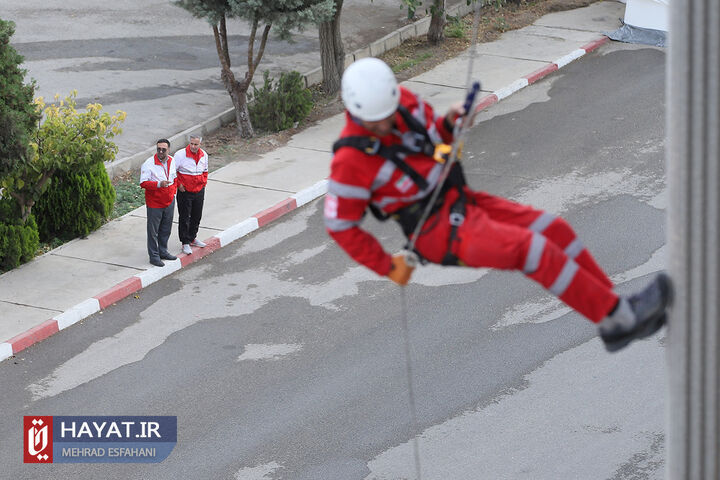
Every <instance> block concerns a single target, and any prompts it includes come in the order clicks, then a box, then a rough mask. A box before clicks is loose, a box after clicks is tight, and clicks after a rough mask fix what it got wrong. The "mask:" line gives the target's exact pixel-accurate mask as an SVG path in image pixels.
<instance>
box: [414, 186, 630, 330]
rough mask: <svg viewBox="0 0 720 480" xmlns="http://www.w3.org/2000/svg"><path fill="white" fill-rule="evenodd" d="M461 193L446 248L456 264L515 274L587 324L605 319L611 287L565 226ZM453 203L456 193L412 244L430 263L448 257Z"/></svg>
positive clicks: (534, 212) (527, 209)
mask: <svg viewBox="0 0 720 480" xmlns="http://www.w3.org/2000/svg"><path fill="white" fill-rule="evenodd" d="M465 193H466V196H467V203H466V207H465V208H466V213H465V221H464V222H463V223H462V225H461V226H460V227H459V228H458V232H457V240H456V241H454V242H453V244H452V246H451V251H452V253H453V254H455V255H456V256H457V257H458V258H459V260H460V262H461V264H463V265H466V266H469V267H489V268H498V269H503V270H519V271H521V272H523V273H524V274H525V275H527V276H528V277H530V278H532V279H533V280H535V281H537V282H538V283H540V284H541V285H542V286H543V287H545V288H546V289H547V290H549V291H550V292H552V293H553V294H554V295H556V296H557V297H558V298H560V300H562V301H563V302H565V303H566V304H567V305H568V306H570V307H571V308H573V309H574V310H576V311H577V312H579V313H580V314H582V315H583V316H585V317H586V318H588V319H590V320H591V321H593V322H596V323H597V322H600V321H601V320H602V319H603V318H604V317H605V316H607V314H608V313H609V312H610V310H611V309H612V308H613V307H614V306H615V304H616V303H617V300H618V297H617V295H616V294H615V293H614V292H613V291H612V287H613V284H612V282H611V281H610V279H609V278H608V277H607V275H606V274H605V272H603V270H602V269H601V268H600V267H599V266H598V264H597V263H596V262H595V259H594V258H593V257H592V255H591V254H590V252H589V251H588V250H587V249H586V248H585V247H584V246H583V245H582V244H581V243H580V241H579V240H578V238H577V235H576V234H575V232H574V231H573V229H572V227H570V225H569V224H568V223H567V222H566V221H565V220H563V219H562V218H560V217H556V216H554V215H551V214H549V213H546V212H543V211H542V210H536V209H534V208H532V207H530V206H526V205H520V204H518V203H515V202H511V201H510V200H506V199H504V198H501V197H496V196H494V195H490V194H487V193H484V192H473V191H471V190H468V189H466V190H465ZM457 197H458V193H457V192H456V191H455V190H452V191H450V192H449V193H448V194H447V197H446V200H445V203H444V205H443V207H442V209H441V210H440V211H439V212H438V213H436V214H435V215H433V216H432V217H431V218H430V219H429V220H428V221H427V223H426V224H425V227H424V229H423V231H422V232H421V233H420V238H419V239H418V241H417V242H416V249H417V250H418V251H419V252H420V254H421V255H422V256H423V257H425V258H426V259H427V260H429V261H431V262H433V263H440V262H442V259H443V257H444V255H445V253H446V252H447V249H448V244H449V236H450V230H451V226H450V222H449V210H450V207H451V205H452V203H453V202H454V200H455V199H456V198H457Z"/></svg>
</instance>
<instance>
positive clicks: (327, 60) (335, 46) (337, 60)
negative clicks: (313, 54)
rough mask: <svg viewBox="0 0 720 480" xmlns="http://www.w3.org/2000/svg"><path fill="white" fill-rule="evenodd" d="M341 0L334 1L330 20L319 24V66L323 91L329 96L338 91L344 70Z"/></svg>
mask: <svg viewBox="0 0 720 480" xmlns="http://www.w3.org/2000/svg"><path fill="white" fill-rule="evenodd" d="M342 5H343V0H335V15H334V17H333V19H332V20H330V21H328V22H322V23H321V24H320V64H321V65H322V72H323V84H322V87H323V90H324V91H325V92H326V93H328V94H330V95H333V94H336V93H337V92H339V91H340V80H341V78H342V74H343V70H345V48H344V47H343V43H342V37H341V36H340V12H341V10H342Z"/></svg>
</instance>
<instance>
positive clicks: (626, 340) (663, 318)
mask: <svg viewBox="0 0 720 480" xmlns="http://www.w3.org/2000/svg"><path fill="white" fill-rule="evenodd" d="M656 281H657V282H658V287H659V288H660V290H661V291H662V293H663V297H664V298H665V303H664V305H663V309H662V310H661V311H660V313H658V315H657V316H656V317H655V318H653V319H651V320H649V321H647V322H646V323H645V324H644V325H643V327H642V328H640V329H639V330H637V331H633V332H628V333H627V334H626V335H623V336H622V337H620V338H617V339H613V340H606V339H605V338H603V339H602V340H603V342H604V343H605V349H606V350H607V351H608V352H617V351H618V350H621V349H623V348H625V347H627V346H628V345H629V344H630V342H632V341H633V340H641V339H643V338H647V337H649V336H651V335H653V334H654V333H655V332H657V331H658V330H660V329H661V328H662V326H663V325H665V323H666V322H667V313H666V309H667V308H668V307H670V306H672V304H673V300H674V297H675V291H674V289H673V285H672V281H671V280H670V277H669V276H668V275H667V274H666V273H664V272H661V273H660V274H658V276H657V278H656Z"/></svg>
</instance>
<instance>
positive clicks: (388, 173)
mask: <svg viewBox="0 0 720 480" xmlns="http://www.w3.org/2000/svg"><path fill="white" fill-rule="evenodd" d="M395 168H396V167H395V164H394V163H392V162H391V161H390V160H386V161H385V163H383V166H382V167H380V170H378V173H377V175H375V179H374V180H373V183H372V186H371V187H370V188H371V189H372V191H375V190H377V189H378V188H380V187H382V186H383V185H385V184H386V183H388V182H389V181H390V178H392V174H393V172H394V171H395Z"/></svg>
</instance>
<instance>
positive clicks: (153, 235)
mask: <svg viewBox="0 0 720 480" xmlns="http://www.w3.org/2000/svg"><path fill="white" fill-rule="evenodd" d="M174 213H175V199H173V201H172V203H171V204H170V205H168V206H167V207H165V208H150V207H147V249H148V255H149V256H150V260H152V259H160V255H163V256H165V255H168V254H169V252H168V248H167V244H168V239H169V238H170V232H171V231H172V221H173V214H174Z"/></svg>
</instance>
